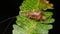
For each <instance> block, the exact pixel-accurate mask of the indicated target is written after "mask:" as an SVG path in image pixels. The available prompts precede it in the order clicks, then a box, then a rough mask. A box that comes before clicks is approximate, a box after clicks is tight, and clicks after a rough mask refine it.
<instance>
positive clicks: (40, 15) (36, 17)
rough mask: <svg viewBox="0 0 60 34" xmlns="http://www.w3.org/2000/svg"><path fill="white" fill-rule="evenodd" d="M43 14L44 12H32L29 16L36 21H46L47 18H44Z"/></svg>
mask: <svg viewBox="0 0 60 34" xmlns="http://www.w3.org/2000/svg"><path fill="white" fill-rule="evenodd" d="M43 12H44V11H40V12H31V13H29V14H28V17H29V18H31V19H34V20H45V19H46V18H44V17H43Z"/></svg>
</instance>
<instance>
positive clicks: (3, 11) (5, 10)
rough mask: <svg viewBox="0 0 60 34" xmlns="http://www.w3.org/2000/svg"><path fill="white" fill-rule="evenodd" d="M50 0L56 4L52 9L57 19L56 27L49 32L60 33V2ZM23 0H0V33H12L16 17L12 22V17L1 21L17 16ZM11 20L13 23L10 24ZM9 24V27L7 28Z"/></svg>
mask: <svg viewBox="0 0 60 34" xmlns="http://www.w3.org/2000/svg"><path fill="white" fill-rule="evenodd" d="M50 1H51V3H53V4H54V9H53V10H51V11H52V12H53V13H54V15H53V18H55V19H56V20H55V22H54V23H53V26H54V27H53V29H51V30H50V31H49V34H60V32H59V31H60V28H59V27H60V25H59V20H60V19H59V17H60V12H59V2H58V0H50ZM22 2H23V0H1V1H0V34H12V29H13V28H12V25H13V24H14V23H15V21H16V18H12V19H14V20H13V21H12V22H11V20H12V19H10V20H8V21H5V22H1V21H3V20H5V19H7V18H10V17H13V16H17V15H18V14H19V11H20V9H19V6H20V5H21V3H22ZM9 22H11V23H10V25H9V26H8V24H9ZM7 26H8V28H7V29H6V27H7ZM5 29H6V30H5Z"/></svg>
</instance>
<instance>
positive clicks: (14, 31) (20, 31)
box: [13, 24, 26, 34]
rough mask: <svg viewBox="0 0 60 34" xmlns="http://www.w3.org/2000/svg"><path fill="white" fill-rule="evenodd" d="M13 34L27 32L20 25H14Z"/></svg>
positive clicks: (24, 33)
mask: <svg viewBox="0 0 60 34" xmlns="http://www.w3.org/2000/svg"><path fill="white" fill-rule="evenodd" d="M13 28H14V30H13V34H26V32H25V31H24V29H23V28H22V27H19V26H18V25H15V24H14V25H13Z"/></svg>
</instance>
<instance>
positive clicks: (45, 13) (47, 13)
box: [44, 11, 53, 17]
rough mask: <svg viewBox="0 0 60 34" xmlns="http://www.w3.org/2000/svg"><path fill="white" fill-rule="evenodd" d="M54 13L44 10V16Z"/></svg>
mask: <svg viewBox="0 0 60 34" xmlns="http://www.w3.org/2000/svg"><path fill="white" fill-rule="evenodd" d="M52 15H53V13H52V12H48V11H47V12H44V16H46V17H50V16H52Z"/></svg>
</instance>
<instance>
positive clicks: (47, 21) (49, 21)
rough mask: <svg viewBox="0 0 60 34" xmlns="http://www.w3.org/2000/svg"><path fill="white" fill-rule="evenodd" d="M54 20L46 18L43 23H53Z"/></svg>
mask: <svg viewBox="0 0 60 34" xmlns="http://www.w3.org/2000/svg"><path fill="white" fill-rule="evenodd" d="M54 21H55V19H53V18H48V19H47V20H45V21H44V23H53V22H54Z"/></svg>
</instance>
